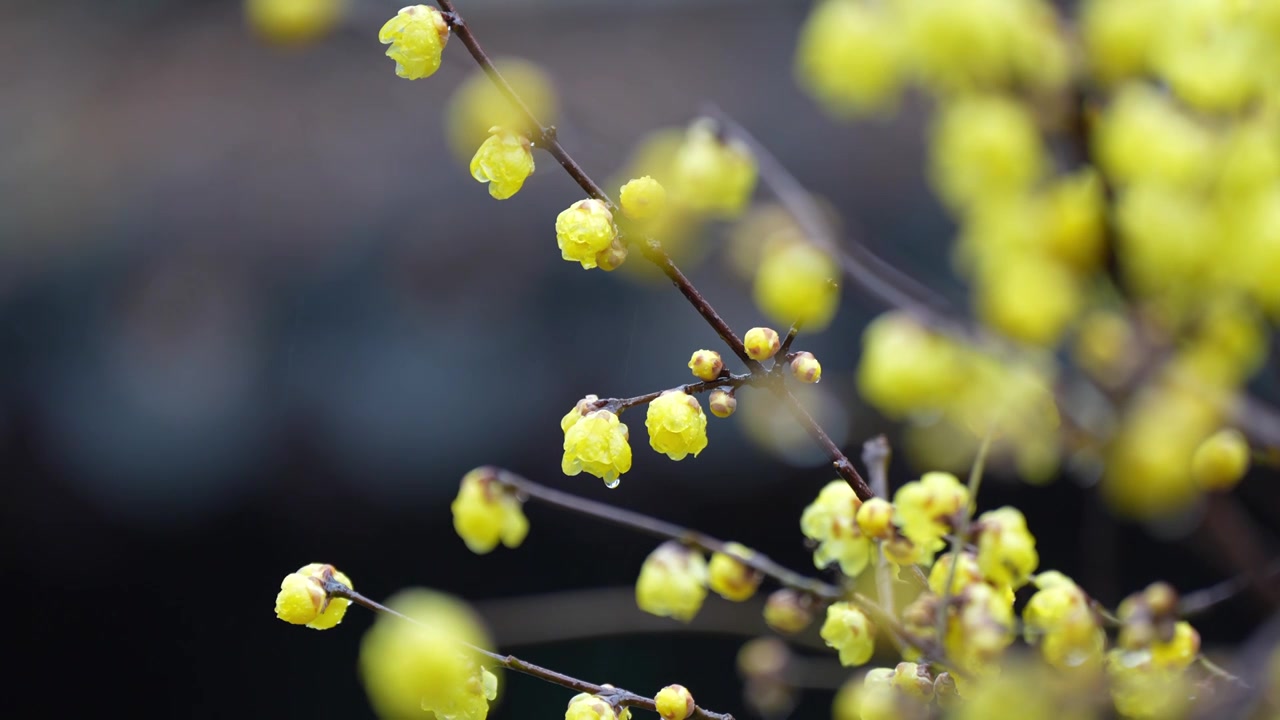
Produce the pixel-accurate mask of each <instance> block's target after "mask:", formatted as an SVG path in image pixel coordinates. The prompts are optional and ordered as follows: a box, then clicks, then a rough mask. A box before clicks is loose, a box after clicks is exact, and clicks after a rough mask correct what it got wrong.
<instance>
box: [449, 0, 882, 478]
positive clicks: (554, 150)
mask: <svg viewBox="0 0 1280 720" xmlns="http://www.w3.org/2000/svg"><path fill="white" fill-rule="evenodd" d="M440 8H441V9H442V10H444V18H445V21H446V22H448V23H449V27H450V28H451V29H452V31H453V33H454V34H455V35H457V36H458V39H459V40H460V41H462V44H463V45H465V46H466V48H467V51H468V52H470V53H471V57H472V58H474V59H475V61H476V63H477V64H479V65H480V68H481V69H482V70H483V71H484V73H485V75H487V76H488V77H489V79H490V80H491V81H492V82H493V84H494V85H495V86H497V88H498V90H499V91H501V92H502V94H503V95H504V96H505V97H506V98H507V100H508V101H510V102H511V104H512V106H513V107H515V108H516V109H517V111H518V112H519V113H520V114H521V115H522V116H523V117H524V120H525V122H526V124H527V125H528V126H529V131H530V132H531V133H533V135H534V137H533V141H534V145H536V146H538V147H541V148H544V149H545V150H547V151H548V152H550V153H551V155H552V156H554V157H555V159H556V161H557V162H559V163H560V166H561V167H563V168H564V169H565V172H567V173H569V176H570V177H571V178H573V180H574V182H576V183H578V186H579V187H581V188H582V189H583V191H585V192H586V193H587V195H589V196H591V197H593V198H595V199H597V200H599V201H601V202H603V203H605V205H607V206H608V207H609V209H610V210H611V211H617V209H618V207H617V205H615V204H614V202H613V200H612V199H610V197H609V195H608V194H607V193H606V192H605V191H604V190H603V189H601V187H600V186H599V185H597V184H596V182H595V181H594V180H592V179H591V177H590V176H589V175H587V173H586V171H585V170H583V169H582V166H581V165H579V164H578V162H577V161H576V160H574V159H573V157H572V156H571V155H569V152H568V151H567V150H565V149H564V146H563V145H561V144H560V140H559V139H558V138H557V137H556V131H555V128H554V127H550V126H547V125H543V124H542V122H541V121H540V120H538V118H537V116H536V115H534V114H533V111H532V110H530V109H529V106H528V105H526V104H525V102H524V100H523V99H521V97H520V94H519V93H517V92H516V91H515V88H513V87H511V84H510V83H508V82H507V80H506V78H504V77H503V76H502V73H500V72H498V68H497V67H495V66H494V64H493V60H491V59H490V58H489V55H488V54H487V53H485V51H484V48H482V47H481V46H480V42H479V41H478V40H477V39H476V36H475V33H473V32H472V31H471V27H470V25H468V24H467V23H466V22H465V21H464V20H463V19H462V16H461V15H460V14H459V13H458V10H457V8H456V7H455V6H454V4H453V1H452V0H440ZM639 245H640V251H641V253H642V254H643V255H644V256H645V258H646V259H647V260H649V262H651V263H653V264H654V265H656V266H657V267H658V269H659V270H661V271H662V273H663V274H664V275H666V276H667V278H668V279H669V280H671V282H672V283H673V284H674V285H675V286H676V289H678V290H679V291H680V294H682V295H684V296H685V299H687V300H688V301H689V304H690V305H692V306H693V308H694V310H696V311H697V312H698V314H699V315H701V316H702V318H703V319H704V320H706V322H707V324H708V325H710V326H711V328H712V329H713V330H715V332H716V334H717V335H719V336H720V339H721V340H723V341H724V343H725V344H726V345H728V346H729V349H730V350H731V351H733V354H734V355H736V356H738V359H739V360H741V361H742V363H743V364H744V365H746V366H747V369H748V370H750V371H751V373H752V374H753V375H760V376H764V375H766V374H767V373H766V371H765V370H764V368H763V366H761V365H760V363H759V362H757V361H755V360H753V359H751V357H750V356H748V355H747V349H746V347H745V346H743V344H742V339H741V338H739V337H738V335H737V334H736V333H734V332H733V329H732V328H730V327H729V324H728V323H726V322H725V321H724V318H722V317H720V314H719V313H718V312H716V310H715V308H714V307H712V306H711V303H709V302H707V299H706V297H704V296H703V294H702V293H701V292H700V291H699V290H698V288H696V287H695V286H694V285H693V283H692V282H691V281H690V280H689V278H688V277H686V276H685V274H684V273H683V272H681V270H680V268H679V267H678V266H677V265H676V264H675V261H673V260H672V259H671V256H670V255H668V254H667V251H666V250H664V249H663V247H662V244H661V243H660V242H658V241H657V240H654V239H652V238H644V239H643V241H642V242H640V243H639ZM773 391H774V394H775V395H777V396H778V397H779V398H781V399H782V400H783V401H784V402H785V404H786V405H787V406H788V407H789V409H790V410H791V413H792V415H794V416H795V417H796V420H797V421H798V422H799V423H800V424H801V425H802V426H804V428H805V430H807V431H808V432H809V434H810V435H811V436H813V438H814V439H815V440H816V441H817V442H818V444H819V445H821V446H822V449H823V450H824V451H825V452H826V454H827V457H829V458H830V459H831V464H832V466H833V467H834V468H835V470H836V472H837V473H839V474H840V477H842V478H844V479H845V481H846V482H848V483H849V485H850V486H851V487H852V488H853V490H854V492H855V493H857V494H858V497H860V498H862V499H864V500H865V499H867V498H870V497H871V489H870V488H869V487H867V483H866V481H865V480H863V479H862V476H861V475H859V474H858V470H857V468H855V467H854V466H853V463H852V462H850V461H849V458H848V457H846V456H845V454H844V452H843V451H842V450H841V449H840V447H839V446H838V445H836V444H835V443H834V442H833V441H832V440H831V438H830V437H829V436H828V435H827V433H826V431H824V430H823V429H822V427H821V426H819V425H818V423H817V422H815V421H814V419H813V418H812V417H811V416H810V415H809V413H808V412H807V411H806V410H805V409H804V407H803V406H801V405H800V402H799V401H798V400H796V398H795V396H794V395H792V394H791V392H790V391H789V390H787V388H786V387H785V386H783V385H782V384H781V383H776V384H774V385H773Z"/></svg>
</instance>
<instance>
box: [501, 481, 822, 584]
mask: <svg viewBox="0 0 1280 720" xmlns="http://www.w3.org/2000/svg"><path fill="white" fill-rule="evenodd" d="M486 470H487V471H488V472H490V473H493V475H492V477H493V478H494V481H495V482H497V483H498V484H500V485H505V486H506V487H509V488H511V489H512V490H513V491H515V492H517V493H519V494H520V495H522V496H524V497H526V498H530V499H533V500H538V501H540V502H543V503H546V504H548V505H552V506H555V507H558V508H561V509H563V510H569V511H571V512H576V513H578V514H580V515H587V516H590V517H594V518H598V519H600V520H604V521H606V522H610V523H613V524H614V525H619V526H621V527H625V528H630V529H632V530H636V531H638V532H642V533H644V534H646V535H652V536H654V537H659V538H664V539H667V540H678V541H679V542H681V543H684V544H685V545H688V546H689V547H692V548H697V549H698V550H701V551H703V552H710V553H724V554H726V555H729V556H732V557H734V558H737V559H738V561H739V562H741V563H742V564H743V565H746V566H747V567H749V568H751V569H753V570H755V571H757V572H759V573H761V574H763V575H766V576H768V577H771V578H773V579H774V580H777V581H778V582H779V583H781V584H782V585H784V586H786V587H789V588H792V589H793V590H798V591H800V592H805V593H809V594H810V595H813V596H815V597H817V598H819V599H822V600H825V601H833V600H839V599H840V598H842V597H843V596H844V593H843V592H842V591H841V590H840V588H838V587H836V586H834V585H829V584H827V583H824V582H822V581H821V580H818V579H816V578H811V577H808V576H806V575H801V574H800V573H798V572H795V571H794V570H790V569H788V568H785V567H783V566H781V565H779V564H778V563H776V562H774V561H773V560H770V559H769V558H768V557H766V556H764V555H761V554H759V553H754V554H751V555H748V556H743V555H739V554H738V553H735V552H732V551H730V550H729V549H727V547H726V543H725V542H724V541H722V540H718V539H716V538H714V537H711V536H710V535H706V534H704V533H701V532H698V531H697V530H691V529H689V528H686V527H682V526H680V525H676V524H674V523H669V522H666V521H665V520H659V519H657V518H653V517H650V516H648V515H644V514H642V513H638V512H634V511H632V510H626V509H624V508H619V507H614V506H613V505H608V504H606V503H602V502H596V501H595V500H588V499H587V498H583V497H578V496H577V495H571V494H569V493H566V492H561V491H559V490H553V489H551V488H549V487H546V486H545V485H539V484H537V483H535V482H533V481H531V480H528V479H526V478H523V477H520V476H519V475H516V474H515V473H512V472H508V471H506V470H502V469H499V468H486Z"/></svg>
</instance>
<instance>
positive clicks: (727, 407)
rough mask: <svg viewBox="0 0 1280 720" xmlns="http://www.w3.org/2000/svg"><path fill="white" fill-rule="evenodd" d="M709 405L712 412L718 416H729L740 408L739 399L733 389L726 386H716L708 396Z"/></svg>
mask: <svg viewBox="0 0 1280 720" xmlns="http://www.w3.org/2000/svg"><path fill="white" fill-rule="evenodd" d="M707 405H709V406H710V407H711V414H712V415H715V416H716V417H718V418H727V417H729V416H730V415H732V414H733V411H734V410H737V409H738V399H737V398H736V397H734V396H733V390H726V389H724V388H716V389H715V390H712V391H711V396H710V397H709V398H707Z"/></svg>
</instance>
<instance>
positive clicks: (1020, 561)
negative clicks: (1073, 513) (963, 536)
mask: <svg viewBox="0 0 1280 720" xmlns="http://www.w3.org/2000/svg"><path fill="white" fill-rule="evenodd" d="M977 528H978V567H979V568H980V569H981V570H982V575H983V577H985V578H986V579H987V581H988V582H990V583H992V584H994V585H998V586H1001V587H1012V588H1014V589H1017V588H1020V587H1022V586H1023V585H1025V584H1026V583H1027V580H1028V578H1030V577H1031V573H1033V572H1035V569H1036V566H1037V565H1039V564H1040V556H1039V554H1037V553H1036V539H1035V536H1033V535H1032V534H1031V531H1029V530H1027V519H1026V518H1025V517H1023V515H1022V512H1021V511H1019V510H1018V509H1017V508H1012V507H1002V508H1000V509H998V510H991V511H989V512H985V513H982V515H981V516H979V517H978V524H977Z"/></svg>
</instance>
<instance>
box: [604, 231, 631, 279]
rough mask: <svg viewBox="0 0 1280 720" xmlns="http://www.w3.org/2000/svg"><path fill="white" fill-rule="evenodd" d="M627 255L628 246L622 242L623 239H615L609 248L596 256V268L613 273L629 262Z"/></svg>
mask: <svg viewBox="0 0 1280 720" xmlns="http://www.w3.org/2000/svg"><path fill="white" fill-rule="evenodd" d="M627 254H628V251H627V244H626V243H625V242H623V241H622V238H620V237H615V238H614V239H613V242H611V243H609V247H607V248H605V249H603V250H601V251H600V252H599V254H597V255H596V267H598V268H600V269H601V270H603V271H605V272H613V271H614V270H617V269H618V268H620V267H622V263H624V262H626V261H627Z"/></svg>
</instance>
